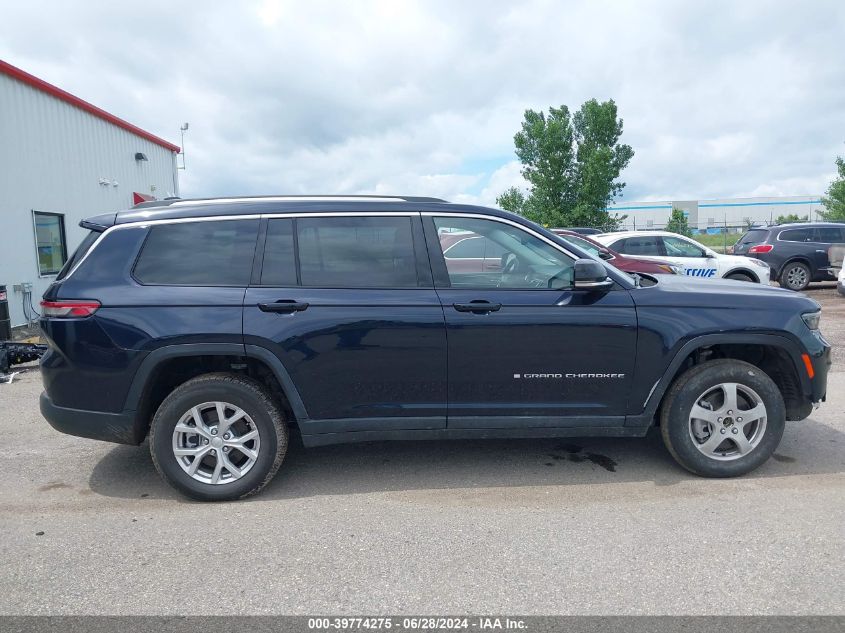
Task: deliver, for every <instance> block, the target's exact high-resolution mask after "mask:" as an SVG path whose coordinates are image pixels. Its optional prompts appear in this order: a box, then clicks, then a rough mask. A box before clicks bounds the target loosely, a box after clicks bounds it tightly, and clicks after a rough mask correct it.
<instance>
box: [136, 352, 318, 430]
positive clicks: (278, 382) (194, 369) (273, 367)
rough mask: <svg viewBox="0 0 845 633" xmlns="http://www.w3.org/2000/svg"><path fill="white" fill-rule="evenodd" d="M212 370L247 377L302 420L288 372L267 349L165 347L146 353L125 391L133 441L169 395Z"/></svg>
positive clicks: (301, 408) (302, 408) (299, 400)
mask: <svg viewBox="0 0 845 633" xmlns="http://www.w3.org/2000/svg"><path fill="white" fill-rule="evenodd" d="M217 371H227V372H231V373H239V374H245V375H248V376H250V377H251V378H253V379H255V380H257V381H258V382H260V383H262V384H264V385H265V386H266V387H267V388H268V389H270V391H271V392H272V393H273V394H274V395H275V397H276V398H277V399H278V400H279V402H280V404H281V405H282V408H283V410H284V412H285V414H286V416H287V417H288V419H290V420H291V421H293V422H295V423H297V424H298V423H300V422H301V421H302V420H304V419H307V417H308V415H307V412H306V410H305V406H304V405H303V403H302V398H301V397H300V395H299V392H298V391H297V389H296V386H295V385H294V383H293V380H291V378H290V374H288V372H287V370H286V369H285V367H284V365H282V363H281V361H280V360H279V359H278V357H276V356H275V355H274V354H273V353H272V352H270V351H269V350H266V349H264V348H261V347H257V346H253V345H246V346H245V345H240V344H236V343H199V344H182V345H168V346H165V347H160V348H158V349H156V350H153V351H152V352H150V353H149V354H148V355H147V357H146V358H145V359H144V360H143V362H142V363H141V366H140V367H139V368H138V371H137V372H136V374H135V378H134V379H133V381H132V384H131V386H130V388H129V392H128V394H127V397H126V403H125V406H124V411H125V412H129V413H132V414H133V415H134V418H135V422H134V426H135V437H136V438H139V439H140V440H143V438H144V437H146V435H147V433H148V431H149V427H150V422H151V420H152V417H153V415H154V414H155V412H156V410H157V409H158V407H159V405H160V404H161V403H162V402H163V401H164V398H165V397H166V396H167V394H168V393H170V392H171V391H172V390H173V389H175V388H176V387H177V386H179V385H180V384H183V383H184V382H186V381H187V380H190V379H191V378H194V377H196V376H199V375H202V374H205V373H212V372H217Z"/></svg>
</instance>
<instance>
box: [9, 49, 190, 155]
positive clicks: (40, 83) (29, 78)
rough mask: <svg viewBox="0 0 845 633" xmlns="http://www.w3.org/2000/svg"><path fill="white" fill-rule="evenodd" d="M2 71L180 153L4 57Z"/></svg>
mask: <svg viewBox="0 0 845 633" xmlns="http://www.w3.org/2000/svg"><path fill="white" fill-rule="evenodd" d="M0 73H3V74H4V75H9V76H10V77H12V78H13V79H17V80H18V81H21V82H23V83H25V84H26V85H28V86H32V87H33V88H35V89H36V90H40V91H42V92H46V93H47V94H48V95H52V96H54V97H56V98H57V99H61V100H62V101H64V102H65V103H69V104H71V105H72V106H75V107H77V108H79V109H80V110H85V111H86V112H88V113H90V114H93V115H94V116H95V117H98V118H100V119H103V120H104V121H108V122H109V123H111V124H112V125H116V126H117V127H119V128H123V129H124V130H126V131H127V132H131V133H132V134H134V135H136V136H140V137H141V138H145V139H147V140H148V141H150V142H152V143H155V144H156V145H161V146H162V147H164V148H166V149H169V150H170V151H171V152H176V153H177V154H178V153H179V146H178V145H174V144H173V143H168V142H167V141H165V140H164V139H163V138H159V137H158V136H156V135H155V134H150V133H149V132H147V131H146V130H142V129H141V128H139V127H137V126H135V125H132V124H131V123H129V122H128V121H124V120H123V119H121V118H118V117H116V116H114V115H113V114H109V113H108V112H106V111H105V110H102V109H100V108H98V107H97V106H95V105H93V104H90V103H88V102H87V101H83V100H82V99H80V98H79V97H75V96H74V95H72V94H70V93H69V92H67V91H65V90H62V89H61V88H58V87H56V86H54V85H53V84H49V83H47V82H46V81H44V80H43V79H39V78H38V77H36V76H34V75H30V74H29V73H28V72H26V71H23V70H21V69H20V68H17V67H15V66H12V65H11V64H9V63H7V62H4V61H3V60H2V59H0Z"/></svg>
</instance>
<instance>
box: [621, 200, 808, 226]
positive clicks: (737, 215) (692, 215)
mask: <svg viewBox="0 0 845 633" xmlns="http://www.w3.org/2000/svg"><path fill="white" fill-rule="evenodd" d="M821 202H822V201H821V196H784V197H779V198H723V199H718V200H674V201H672V200H669V201H657V202H651V201H650V202H618V203H616V204H615V205H613V206H611V207H609V208H608V211H610V213H611V214H617V215H627V216H628V217H627V219H626V220H625V221H624V222H623V223H622V225H623V226H624V228H625V229H626V230H627V229H661V228H663V227H664V226H666V223H667V222H668V221H669V216H670V215H671V214H672V209H673V208H678V209H681V210H683V211H684V212H685V213H686V215H687V221H688V222H689V225H690V227H691V228H693V229H698V230H700V231H706V230H707V229H721V228H724V227H728V228H729V229H736V230H742V229H743V228H744V227H745V226H747V225H748V224H749V223H751V224H755V225H764V224H774V223H775V222H776V221H777V218H778V217H779V216H787V215H791V214H795V215H797V216H798V217H799V218H801V219H804V218H806V219H807V221H810V222H815V221H817V220H820V219H821V218H820V217H819V214H818V212H819V210H821V209H823V207H822V203H821Z"/></svg>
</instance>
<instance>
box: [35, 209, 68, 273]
mask: <svg viewBox="0 0 845 633" xmlns="http://www.w3.org/2000/svg"><path fill="white" fill-rule="evenodd" d="M32 217H33V222H34V223H35V249H36V255H37V256H38V274H40V275H55V274H57V273H58V272H59V271H60V270H61V269H62V266H64V263H65V260H66V259H67V244H66V243H65V216H63V215H61V214H58V213H42V212H40V211H33V213H32Z"/></svg>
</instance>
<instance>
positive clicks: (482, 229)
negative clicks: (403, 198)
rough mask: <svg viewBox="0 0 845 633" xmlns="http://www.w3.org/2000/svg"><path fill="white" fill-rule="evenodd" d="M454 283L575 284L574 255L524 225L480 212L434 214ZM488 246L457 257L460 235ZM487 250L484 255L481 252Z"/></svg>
mask: <svg viewBox="0 0 845 633" xmlns="http://www.w3.org/2000/svg"><path fill="white" fill-rule="evenodd" d="M434 226H435V228H436V230H437V236H438V238H439V241H440V249H441V252H444V255H445V256H444V261H445V263H446V271H447V273H448V275H449V283H450V285H451V286H452V287H453V288H509V289H536V288H556V289H560V288H569V287H571V286H572V272H573V266H574V263H573V260H572V259H571V258H570V257H568V256H567V255H566V254H564V253H562V252H561V251H560V250H558V249H557V248H555V247H554V246H552V245H551V244H549V243H548V242H545V241H543V240H541V239H540V238H538V237H535V236H533V235H531V234H530V233H528V232H526V231H523V230H522V229H520V228H517V227H515V226H512V225H510V224H505V223H504V222H496V221H494V220H482V219H478V218H460V217H441V218H434ZM456 235H459V236H461V238H460V239H463V241H464V242H467V241H469V242H476V243H477V244H478V245H479V246H483V249H482V250H481V251H473V252H474V253H475V255H476V256H471V257H464V258H460V257H451V254H452V251H453V245H455V244H456V243H455V240H454V238H455V236H456ZM479 253H480V254H481V256H478V254H479Z"/></svg>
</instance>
